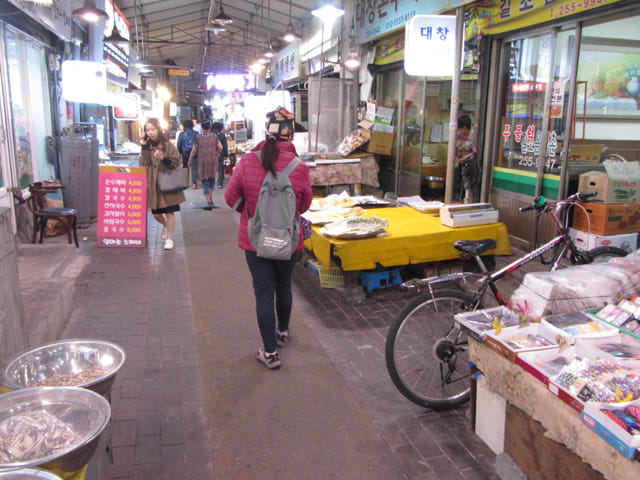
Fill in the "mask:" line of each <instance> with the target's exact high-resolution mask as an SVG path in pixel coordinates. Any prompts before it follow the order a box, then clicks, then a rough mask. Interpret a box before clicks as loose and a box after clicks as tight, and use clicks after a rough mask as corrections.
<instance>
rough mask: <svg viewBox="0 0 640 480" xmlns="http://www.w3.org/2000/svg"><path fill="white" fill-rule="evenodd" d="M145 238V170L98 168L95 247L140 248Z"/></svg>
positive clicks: (112, 167) (144, 242) (115, 167)
mask: <svg viewBox="0 0 640 480" xmlns="http://www.w3.org/2000/svg"><path fill="white" fill-rule="evenodd" d="M146 238H147V173H146V168H143V167H117V166H100V175H99V192H98V231H97V243H96V245H97V246H98V247H144V246H145V245H146Z"/></svg>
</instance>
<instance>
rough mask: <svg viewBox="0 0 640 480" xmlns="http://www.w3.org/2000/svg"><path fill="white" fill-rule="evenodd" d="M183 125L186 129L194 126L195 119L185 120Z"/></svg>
mask: <svg viewBox="0 0 640 480" xmlns="http://www.w3.org/2000/svg"><path fill="white" fill-rule="evenodd" d="M182 126H183V127H184V129H185V130H186V129H188V128H193V120H184V121H183V122H182Z"/></svg>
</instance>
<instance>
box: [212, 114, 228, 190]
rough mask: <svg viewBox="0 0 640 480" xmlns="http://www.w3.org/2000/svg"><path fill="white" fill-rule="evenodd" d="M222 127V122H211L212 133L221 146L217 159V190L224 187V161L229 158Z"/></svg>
mask: <svg viewBox="0 0 640 480" xmlns="http://www.w3.org/2000/svg"><path fill="white" fill-rule="evenodd" d="M223 128H224V126H223V125H222V122H213V126H212V127H211V131H212V133H215V134H216V135H217V136H218V140H220V143H221V144H222V151H221V153H220V158H219V159H218V180H217V181H218V188H223V187H224V161H225V160H226V159H227V158H229V147H228V145H227V136H226V135H225V133H224V132H223V131H222V130H223Z"/></svg>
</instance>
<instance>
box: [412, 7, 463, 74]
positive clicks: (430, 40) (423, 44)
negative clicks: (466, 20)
mask: <svg viewBox="0 0 640 480" xmlns="http://www.w3.org/2000/svg"><path fill="white" fill-rule="evenodd" d="M455 58H456V17H455V15H416V16H415V17H413V18H412V19H411V20H409V22H408V23H407V26H406V28H405V55H404V71H405V72H407V75H415V76H424V77H451V76H453V71H454V64H455Z"/></svg>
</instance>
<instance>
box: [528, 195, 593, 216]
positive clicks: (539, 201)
mask: <svg viewBox="0 0 640 480" xmlns="http://www.w3.org/2000/svg"><path fill="white" fill-rule="evenodd" d="M596 195H598V192H584V193H583V192H577V193H574V194H573V195H570V196H569V197H567V200H566V201H568V202H576V201H577V202H585V201H587V200H588V199H589V198H591V197H595V196H596ZM552 203H555V202H552ZM547 205H548V202H547V199H546V198H544V197H543V196H537V197H535V198H534V199H533V203H532V204H531V205H525V206H524V207H520V208H519V209H518V211H520V212H527V211H529V210H533V209H536V210H543V209H544V208H545V207H546V206H547Z"/></svg>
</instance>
